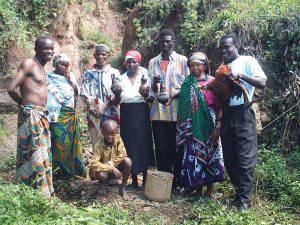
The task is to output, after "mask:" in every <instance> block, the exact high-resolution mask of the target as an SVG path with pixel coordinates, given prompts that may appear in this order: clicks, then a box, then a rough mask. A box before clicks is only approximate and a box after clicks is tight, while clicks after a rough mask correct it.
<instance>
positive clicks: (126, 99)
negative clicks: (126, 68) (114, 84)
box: [120, 66, 154, 103]
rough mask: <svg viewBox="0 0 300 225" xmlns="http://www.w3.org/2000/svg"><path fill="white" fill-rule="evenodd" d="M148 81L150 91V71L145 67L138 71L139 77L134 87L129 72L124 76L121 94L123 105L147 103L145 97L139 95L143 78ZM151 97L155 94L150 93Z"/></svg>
mask: <svg viewBox="0 0 300 225" xmlns="http://www.w3.org/2000/svg"><path fill="white" fill-rule="evenodd" d="M143 75H144V77H145V78H146V79H147V85H148V86H149V89H150V87H151V79H150V77H149V74H148V70H147V69H146V68H144V67H141V66H140V67H139V69H138V75H137V77H136V79H135V81H134V84H133V85H132V83H131V81H130V80H129V78H128V75H127V72H126V73H124V74H122V76H121V78H120V83H121V87H122V92H121V103H140V102H146V100H145V99H144V97H143V96H142V95H141V94H140V93H139V89H140V86H141V84H142V81H141V79H142V77H143ZM149 94H150V95H151V96H153V95H154V94H153V92H151V93H149Z"/></svg>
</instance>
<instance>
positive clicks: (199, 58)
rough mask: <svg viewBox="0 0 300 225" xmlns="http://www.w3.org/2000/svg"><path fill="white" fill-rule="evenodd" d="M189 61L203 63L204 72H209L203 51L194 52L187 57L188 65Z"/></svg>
mask: <svg viewBox="0 0 300 225" xmlns="http://www.w3.org/2000/svg"><path fill="white" fill-rule="evenodd" d="M191 62H199V63H202V64H205V67H206V68H205V72H206V74H209V66H208V58H207V56H206V55H205V54H204V53H203V52H194V53H193V54H192V55H191V56H190V57H189V59H188V66H190V64H191Z"/></svg>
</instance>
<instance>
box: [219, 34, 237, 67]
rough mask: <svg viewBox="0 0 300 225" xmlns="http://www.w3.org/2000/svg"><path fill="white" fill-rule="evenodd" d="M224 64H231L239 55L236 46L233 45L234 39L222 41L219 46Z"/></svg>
mask: <svg viewBox="0 0 300 225" xmlns="http://www.w3.org/2000/svg"><path fill="white" fill-rule="evenodd" d="M219 48H220V50H221V52H222V57H223V61H224V63H231V62H232V61H233V60H235V59H237V58H238V56H239V54H238V50H237V48H236V46H235V45H234V44H233V40H232V38H226V39H222V40H221V41H220V46H219Z"/></svg>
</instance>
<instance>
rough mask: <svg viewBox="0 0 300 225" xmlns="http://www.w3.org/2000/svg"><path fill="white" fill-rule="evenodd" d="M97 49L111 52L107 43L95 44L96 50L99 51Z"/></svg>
mask: <svg viewBox="0 0 300 225" xmlns="http://www.w3.org/2000/svg"><path fill="white" fill-rule="evenodd" d="M97 50H99V51H105V52H107V53H110V48H109V47H108V45H106V44H97V45H96V46H95V51H97Z"/></svg>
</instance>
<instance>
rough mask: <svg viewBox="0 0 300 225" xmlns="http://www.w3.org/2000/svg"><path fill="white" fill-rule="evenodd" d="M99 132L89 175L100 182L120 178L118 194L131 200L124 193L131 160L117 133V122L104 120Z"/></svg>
mask: <svg viewBox="0 0 300 225" xmlns="http://www.w3.org/2000/svg"><path fill="white" fill-rule="evenodd" d="M101 132H102V135H103V137H101V139H100V140H99V141H98V142H97V144H96V145H95V149H94V156H93V160H92V166H91V170H90V177H91V179H92V180H99V183H100V184H103V183H104V182H105V181H106V180H107V179H109V178H111V177H113V178H117V179H120V178H122V184H121V186H120V188H119V194H120V195H121V196H122V197H123V199H124V200H131V197H129V196H128V194H127V193H126V184H127V181H128V178H129V175H130V171H131V165H132V162H131V159H130V158H128V157H127V153H126V149H125V146H124V143H123V141H122V139H121V137H120V135H119V134H118V124H117V123H116V122H115V121H114V120H106V121H104V122H103V123H102V125H101Z"/></svg>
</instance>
